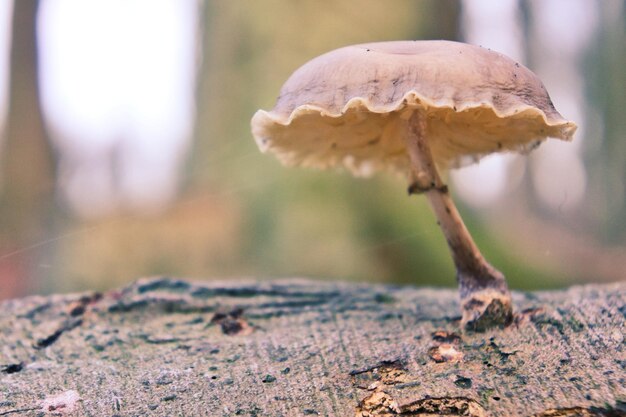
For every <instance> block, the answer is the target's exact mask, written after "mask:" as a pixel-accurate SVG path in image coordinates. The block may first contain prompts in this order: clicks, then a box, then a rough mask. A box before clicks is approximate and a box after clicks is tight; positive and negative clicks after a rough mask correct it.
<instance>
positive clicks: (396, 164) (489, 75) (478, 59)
mask: <svg viewBox="0 0 626 417" xmlns="http://www.w3.org/2000/svg"><path fill="white" fill-rule="evenodd" d="M406 107H415V108H422V109H424V110H425V111H426V113H427V115H428V136H429V141H430V143H431V149H432V152H433V157H434V158H435V161H436V162H437V165H438V166H440V167H441V168H448V167H456V166H459V165H463V164H464V162H466V161H474V160H476V159H477V158H479V157H481V156H484V155H486V154H489V153H492V152H498V151H504V150H514V151H525V150H527V149H529V148H532V147H534V146H535V144H536V143H537V142H538V141H543V140H545V139H546V138H548V137H555V138H560V139H564V140H569V139H571V137H572V135H573V133H574V131H575V129H576V126H575V124H574V123H572V122H569V121H567V120H565V119H564V118H563V117H562V116H561V115H560V114H559V113H558V112H557V111H556V109H555V108H554V106H553V105H552V102H551V101H550V98H549V96H548V94H547V92H546V90H545V88H544V86H543V84H542V83H541V81H540V80H539V78H538V77H537V76H536V75H535V74H533V73H532V72H531V71H530V70H528V69H527V68H526V67H524V66H522V65H520V64H518V63H516V62H515V61H513V60H511V59H509V58H507V57H505V56H504V55H501V54H499V53H497V52H493V51H490V50H487V49H484V48H481V47H477V46H473V45H467V44H463V43H458V42H450V41H398V42H383V43H372V44H363V45H355V46H348V47H345V48H340V49H337V50H334V51H331V52H329V53H326V54H324V55H321V56H319V57H317V58H315V59H313V60H311V61H309V62H308V63H306V64H305V65H303V66H302V67H300V68H299V69H298V70H297V71H296V72H294V74H293V75H292V76H291V77H290V78H289V80H287V82H286V83H285V85H284V86H283V88H282V89H281V93H280V96H279V98H278V101H277V103H276V106H275V107H274V109H273V110H271V111H270V112H266V111H263V110H259V111H258V112H257V113H256V114H255V115H254V118H253V122H252V126H253V134H254V136H255V138H256V139H257V142H258V144H259V147H260V148H261V149H262V150H263V151H267V150H271V151H272V152H274V153H276V154H277V156H278V157H279V159H281V161H283V162H284V163H287V164H290V165H297V164H303V165H306V166H318V167H321V168H326V167H329V166H333V165H339V164H343V165H344V166H346V167H347V168H348V169H350V170H351V171H353V172H354V173H355V174H357V175H363V174H366V173H370V172H372V171H373V170H377V169H381V168H391V169H392V170H394V171H402V172H405V171H406V169H407V166H408V161H407V160H406V159H405V158H399V157H398V153H401V152H402V149H403V148H404V143H403V141H402V140H401V138H399V137H398V136H397V135H386V134H384V133H386V132H388V131H389V130H397V129H396V128H395V127H394V126H393V124H394V122H395V119H396V117H394V116H396V115H397V114H398V113H399V112H400V111H401V110H402V109H404V108H406ZM386 115H389V117H385V116H386ZM390 123H392V125H391V126H389V124H390ZM346 157H347V158H346ZM361 165H363V167H361Z"/></svg>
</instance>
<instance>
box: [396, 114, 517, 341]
mask: <svg viewBox="0 0 626 417" xmlns="http://www.w3.org/2000/svg"><path fill="white" fill-rule="evenodd" d="M406 116H408V117H403V118H402V120H405V121H406V132H407V134H406V146H407V150H408V153H409V158H410V162H411V180H410V186H409V194H417V193H424V194H425V195H426V197H427V198H428V202H429V203H430V206H431V207H432V209H433V211H434V212H435V215H436V216H437V220H438V222H437V223H438V224H439V226H440V227H441V229H442V231H443V233H444V235H445V237H446V240H447V242H448V247H449V249H450V252H451V254H452V258H453V260H454V265H455V267H456V271H457V281H458V284H459V293H460V297H461V308H462V310H463V319H462V320H463V324H464V325H465V327H466V328H468V329H472V330H479V331H480V330H484V329H486V328H488V327H492V326H502V325H506V324H508V323H509V322H510V321H511V318H512V304H511V294H510V292H509V289H508V287H507V285H506V281H505V278H504V275H503V274H502V273H501V272H500V271H498V270H497V269H495V268H494V267H493V266H491V265H490V264H489V263H488V262H487V261H486V260H485V258H484V257H483V255H482V254H481V253H480V250H479V249H478V247H477V246H476V244H475V243H474V240H473V239H472V237H471V235H470V233H469V231H468V230H467V228H466V227H465V224H464V223H463V220H462V219H461V216H460V214H459V212H458V210H457V209H456V206H455V205H454V201H452V198H451V197H450V193H449V191H448V187H447V186H446V184H444V183H443V181H442V180H441V177H440V176H439V173H438V172H437V167H436V165H435V162H434V160H433V156H432V152H431V150H430V146H429V143H428V140H427V138H426V128H427V120H426V115H425V114H424V112H423V111H422V110H413V111H411V112H410V114H406Z"/></svg>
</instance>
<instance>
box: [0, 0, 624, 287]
mask: <svg viewBox="0 0 626 417" xmlns="http://www.w3.org/2000/svg"><path fill="white" fill-rule="evenodd" d="M625 4H626V3H625V2H623V1H622V0H605V1H600V0H595V1H594V0H535V1H516V0H499V1H497V2H494V1H489V0H463V1H453V0H421V1H417V0H416V1H410V0H397V1H394V2H389V1H377V0H362V1H359V2H355V1H351V0H262V1H245V0H206V1H197V0H39V1H37V0H19V1H11V0H0V128H1V136H0V138H1V140H0V299H2V298H10V297H17V296H21V295H25V294H31V293H48V292H53V291H54V292H60V291H78V290H85V289H88V288H93V289H108V288H112V287H114V286H118V285H123V284H125V283H127V282H129V281H131V280H133V279H136V278H139V277H142V276H148V275H169V276H176V277H187V278H197V279H211V278H221V279H224V278H228V277H257V278H270V277H292V276H306V277H315V278H320V279H332V280H339V279H340V280H358V281H372V282H387V283H411V284H419V285H448V286H453V285H455V282H454V271H453V267H452V262H451V260H450V257H449V255H448V253H447V248H446V244H445V241H444V238H443V236H442V234H441V233H440V231H439V230H438V227H437V225H436V223H435V219H434V216H433V215H432V214H431V213H430V210H429V209H428V207H427V204H426V201H425V199H423V198H419V197H413V198H408V197H407V196H406V191H405V187H406V184H405V183H403V182H401V181H398V180H397V178H395V177H392V176H390V175H384V174H383V175H378V176H376V177H374V178H371V179H355V178H352V177H351V176H350V175H348V174H347V173H345V172H318V171H312V170H306V169H296V168H283V167H281V166H280V165H279V163H278V162H277V161H276V160H275V159H274V158H273V157H271V156H267V155H262V154H261V153H260V152H259V151H258V150H257V148H256V145H255V144H254V141H253V139H252V137H251V134H250V128H249V120H250V118H251V116H252V114H253V113H254V112H255V111H256V109H258V108H264V109H270V108H271V107H272V106H273V104H274V100H275V98H276V96H277V94H278V91H279V89H280V87H281V85H282V83H283V82H284V81H285V80H286V79H287V77H288V76H289V75H290V74H291V72H292V71H293V70H295V69H296V68H297V67H298V66H300V65H302V64H303V63H305V62H306V61H307V60H309V59H311V58H313V57H315V56H317V55H319V54H321V53H323V52H326V51H329V50H331V49H334V48H337V47H341V46H345V45H348V44H354V43H361V42H371V41H385V40H397V39H451V40H462V41H466V42H470V43H475V44H480V45H483V46H485V47H490V48H492V49H495V50H498V51H500V52H503V53H505V54H507V55H509V56H511V57H512V58H514V59H516V60H519V61H520V62H522V63H524V64H525V65H527V66H528V67H530V68H531V69H532V70H533V71H535V72H536V73H537V74H538V75H539V76H540V77H541V78H542V80H543V81H544V83H545V84H546V87H547V89H548V91H549V92H550V94H551V96H552V98H553V101H554V102H555V105H556V107H557V109H558V110H559V111H560V112H561V113H562V114H563V115H564V116H565V117H566V118H569V119H571V120H574V121H575V122H577V123H578V125H579V131H578V132H577V135H576V137H575V140H574V141H573V142H572V143H562V142H559V141H556V140H554V141H549V142H548V143H545V144H544V145H542V146H541V147H540V148H539V149H538V150H536V151H534V152H533V153H532V154H530V155H529V156H527V157H526V156H516V155H504V156H501V157H489V158H486V159H484V160H483V161H481V163H480V164H477V165H474V166H472V167H467V168H463V169H460V170H457V171H454V172H452V173H451V174H450V181H451V186H452V190H453V196H454V197H455V199H456V200H457V201H458V202H459V204H460V205H461V207H460V209H461V211H462V214H463V216H464V218H465V220H466V222H467V224H468V227H469V229H470V230H471V231H472V233H473V235H474V237H475V239H476V240H477V243H478V245H479V246H480V247H481V248H482V250H483V252H484V254H485V256H486V257H487V259H489V260H490V261H491V262H492V263H493V264H494V265H496V266H497V267H498V268H499V269H501V270H502V271H504V272H505V274H506V275H507V277H508V279H509V282H510V283H511V286H512V287H514V288H518V289H530V288H553V287H559V286H563V285H566V284H570V283H573V282H603V281H616V280H624V279H626V218H625V214H626V208H625V204H626V185H625V179H626V117H625V116H624V109H626V71H624V68H626V7H625Z"/></svg>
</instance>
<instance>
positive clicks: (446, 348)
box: [0, 279, 626, 417]
mask: <svg viewBox="0 0 626 417" xmlns="http://www.w3.org/2000/svg"><path fill="white" fill-rule="evenodd" d="M514 302H515V306H516V308H517V311H516V316H515V320H514V322H513V324H511V325H510V326H509V327H507V328H505V329H492V330H489V331H487V332H484V333H468V332H464V331H462V329H461V328H460V323H459V319H460V317H458V316H457V314H458V312H459V305H458V300H457V293H456V291H453V290H447V289H445V290H444V289H427V288H426V289H424V288H422V289H418V288H412V287H396V286H383V285H362V284H344V283H328V282H314V281H305V280H285V281H270V282H251V281H236V280H233V281H229V282H216V283H191V282H186V281H182V280H174V279H145V280H140V281H137V282H135V283H133V284H131V285H129V286H128V287H126V288H123V289H121V290H118V291H112V292H109V293H106V294H102V295H100V294H96V293H86V294H73V295H52V296H47V297H42V296H33V297H27V298H23V299H17V300H10V301H5V302H3V303H0V416H5V415H11V416H13V415H20V416H21V415H24V416H30V415H32V416H43V415H76V416H340V417H344V416H360V417H365V416H395V415H405V416H434V415H445V416H624V415H626V372H625V366H626V356H625V349H624V345H625V338H624V323H625V316H626V283H618V284H611V285H588V286H577V287H572V288H569V289H566V290H563V291H552V292H536V293H514Z"/></svg>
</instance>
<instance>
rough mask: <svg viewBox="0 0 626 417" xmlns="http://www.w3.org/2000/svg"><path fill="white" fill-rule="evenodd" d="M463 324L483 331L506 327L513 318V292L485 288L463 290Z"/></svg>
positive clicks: (468, 327) (473, 329)
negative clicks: (466, 291) (464, 291)
mask: <svg viewBox="0 0 626 417" xmlns="http://www.w3.org/2000/svg"><path fill="white" fill-rule="evenodd" d="M461 310H462V312H463V318H462V324H463V327H464V328H465V329H466V330H472V331H476V332H483V331H485V330H487V329H489V328H491V327H505V326H507V325H509V324H510V323H511V321H512V320H513V303H512V300H511V293H510V292H509V291H508V289H507V290H505V291H502V290H496V289H492V288H485V289H479V290H474V291H471V292H468V293H466V294H463V292H461Z"/></svg>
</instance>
